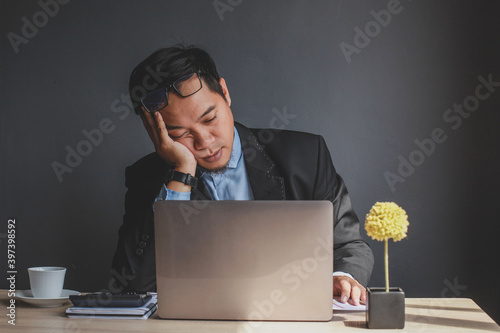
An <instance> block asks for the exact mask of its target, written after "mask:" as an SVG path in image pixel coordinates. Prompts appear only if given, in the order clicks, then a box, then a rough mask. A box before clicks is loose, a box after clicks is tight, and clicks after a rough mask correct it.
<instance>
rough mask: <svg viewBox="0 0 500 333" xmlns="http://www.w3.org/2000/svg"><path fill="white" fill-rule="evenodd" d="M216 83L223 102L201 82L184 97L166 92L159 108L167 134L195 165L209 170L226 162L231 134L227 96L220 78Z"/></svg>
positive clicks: (230, 114)
mask: <svg viewBox="0 0 500 333" xmlns="http://www.w3.org/2000/svg"><path fill="white" fill-rule="evenodd" d="M219 82H220V84H221V86H222V90H223V93H224V96H225V97H226V99H227V102H226V101H225V100H224V98H222V96H221V95H219V94H217V93H215V92H213V91H211V90H210V89H209V88H208V87H207V85H206V83H205V82H203V87H202V88H201V90H200V91H198V92H197V93H195V94H194V95H191V96H188V97H181V96H179V95H178V94H176V93H175V92H169V94H168V105H167V106H166V107H165V108H163V109H162V110H160V111H159V112H160V114H161V116H162V117H163V120H164V121H165V125H166V127H167V130H168V135H169V136H170V137H171V138H172V139H173V140H174V141H177V142H179V143H181V144H183V145H184V146H186V147H187V148H188V149H189V151H191V153H192V154H193V155H194V158H195V159H196V161H197V162H198V165H199V166H201V167H203V168H205V169H207V170H213V171H216V170H220V169H222V168H224V167H225V166H226V165H227V163H228V162H229V158H230V157H231V151H232V149H233V136H234V120H233V114H232V112H231V109H230V106H231V98H230V97H229V92H228V90H227V87H226V83H225V81H224V79H222V78H221V79H220V81H219Z"/></svg>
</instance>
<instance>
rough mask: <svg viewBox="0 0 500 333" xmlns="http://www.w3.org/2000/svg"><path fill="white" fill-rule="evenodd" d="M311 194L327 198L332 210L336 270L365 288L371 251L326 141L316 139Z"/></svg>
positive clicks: (371, 263) (370, 262) (371, 265)
mask: <svg viewBox="0 0 500 333" xmlns="http://www.w3.org/2000/svg"><path fill="white" fill-rule="evenodd" d="M314 188H315V190H314V197H315V199H316V200H330V201H331V202H332V203H333V209H334V231H333V233H334V239H333V244H334V252H333V253H334V263H333V267H334V270H335V271H342V272H346V273H349V274H351V275H352V276H353V277H354V278H355V279H356V280H357V281H358V282H359V283H361V284H362V285H363V286H365V287H366V285H367V284H368V281H369V280H370V276H371V272H372V269H373V261H374V260H373V253H372V250H371V249H370V247H369V246H368V244H367V243H366V242H365V241H363V239H362V237H361V234H360V232H359V225H360V224H359V219H358V217H357V216H356V213H355V212H354V209H353V208H352V205H351V199H350V197H349V193H348V192H347V188H346V186H345V184H344V181H343V180H342V178H341V177H340V175H338V174H337V173H336V171H335V168H334V166H333V163H332V159H331V156H330V153H329V151H328V148H327V146H326V143H325V140H324V139H323V138H322V137H321V136H320V137H319V141H318V163H317V173H316V181H315V187H314Z"/></svg>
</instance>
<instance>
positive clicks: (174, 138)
mask: <svg viewBox="0 0 500 333" xmlns="http://www.w3.org/2000/svg"><path fill="white" fill-rule="evenodd" d="M184 134H186V133H182V134H181V135H179V136H175V135H172V134H168V136H169V137H170V138H171V139H172V140H177V139H180V138H182V137H183V136H184Z"/></svg>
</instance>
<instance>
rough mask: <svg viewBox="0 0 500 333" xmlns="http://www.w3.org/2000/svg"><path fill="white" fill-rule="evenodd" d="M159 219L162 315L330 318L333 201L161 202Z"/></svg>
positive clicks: (158, 272) (157, 238) (158, 269)
mask: <svg viewBox="0 0 500 333" xmlns="http://www.w3.org/2000/svg"><path fill="white" fill-rule="evenodd" d="M154 220H155V244H156V284H157V293H158V314H159V316H160V317H161V318H169V319H210V320H214V319H229V320H255V321H262V320H292V321H293V320H297V321H328V320H330V319H331V318H332V295H333V283H332V272H333V205H332V203H331V202H329V201H158V202H156V203H155V217H154Z"/></svg>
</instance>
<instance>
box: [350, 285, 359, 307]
mask: <svg viewBox="0 0 500 333" xmlns="http://www.w3.org/2000/svg"><path fill="white" fill-rule="evenodd" d="M360 297H361V288H360V287H359V286H358V285H354V286H352V287H351V300H352V304H353V305H356V306H358V305H359V298H360Z"/></svg>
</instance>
